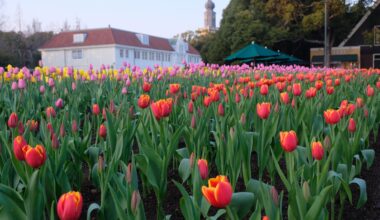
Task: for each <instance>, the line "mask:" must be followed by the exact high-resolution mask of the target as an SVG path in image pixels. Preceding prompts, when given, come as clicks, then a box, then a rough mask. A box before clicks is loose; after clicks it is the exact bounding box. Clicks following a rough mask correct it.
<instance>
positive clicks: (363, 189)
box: [350, 178, 367, 209]
mask: <svg viewBox="0 0 380 220" xmlns="http://www.w3.org/2000/svg"><path fill="white" fill-rule="evenodd" d="M350 184H356V185H358V186H359V190H360V194H359V200H358V204H357V205H356V208H357V209H358V208H361V207H362V206H363V205H364V204H365V203H366V202H367V184H366V182H365V181H364V180H363V179H360V178H355V179H353V180H352V181H351V182H350Z"/></svg>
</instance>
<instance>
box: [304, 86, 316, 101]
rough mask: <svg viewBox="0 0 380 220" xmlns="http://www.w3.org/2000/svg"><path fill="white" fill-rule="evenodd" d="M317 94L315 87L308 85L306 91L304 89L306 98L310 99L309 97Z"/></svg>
mask: <svg viewBox="0 0 380 220" xmlns="http://www.w3.org/2000/svg"><path fill="white" fill-rule="evenodd" d="M316 95H317V89H316V88H314V87H310V88H309V89H308V90H307V91H306V98H308V99H310V98H313V97H315V96H316Z"/></svg>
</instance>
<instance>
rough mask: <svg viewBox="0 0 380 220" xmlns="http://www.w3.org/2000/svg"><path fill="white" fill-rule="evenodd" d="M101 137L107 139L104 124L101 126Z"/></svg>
mask: <svg viewBox="0 0 380 220" xmlns="http://www.w3.org/2000/svg"><path fill="white" fill-rule="evenodd" d="M99 136H100V137H102V138H106V137H107V128H106V126H105V125H104V124H101V125H100V127H99Z"/></svg>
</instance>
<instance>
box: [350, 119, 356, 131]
mask: <svg viewBox="0 0 380 220" xmlns="http://www.w3.org/2000/svg"><path fill="white" fill-rule="evenodd" d="M348 131H349V132H351V133H354V132H355V131H356V122H355V120H354V119H353V118H350V120H349V121H348Z"/></svg>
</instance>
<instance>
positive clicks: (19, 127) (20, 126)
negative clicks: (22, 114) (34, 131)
mask: <svg viewBox="0 0 380 220" xmlns="http://www.w3.org/2000/svg"><path fill="white" fill-rule="evenodd" d="M17 128H18V133H19V134H23V133H24V131H25V127H24V124H23V123H22V122H21V121H20V122H19V123H18V126H17Z"/></svg>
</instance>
